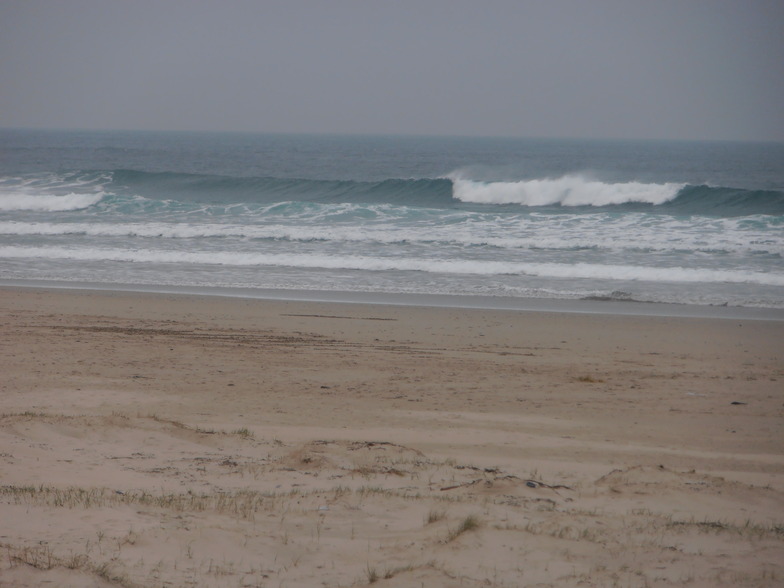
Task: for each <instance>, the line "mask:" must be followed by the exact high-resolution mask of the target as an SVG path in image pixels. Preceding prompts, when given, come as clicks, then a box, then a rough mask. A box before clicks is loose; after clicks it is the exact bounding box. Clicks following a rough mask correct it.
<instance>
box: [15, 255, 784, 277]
mask: <svg viewBox="0 0 784 588" xmlns="http://www.w3.org/2000/svg"><path fill="white" fill-rule="evenodd" d="M0 258H6V259H11V258H16V259H20V258H21V259H33V258H44V259H50V260H51V259H58V260H59V259H72V260H81V261H123V262H138V263H177V264H182V263H187V264H206V265H225V266H276V267H293V268H307V269H335V270H365V271H420V272H428V273H440V274H453V275H459V274H463V275H486V276H491V275H521V276H536V277H545V278H566V279H575V278H586V279H600V280H620V281H651V282H674V283H703V284H705V283H737V284H762V285H769V286H784V274H781V273H772V272H757V271H744V270H719V269H705V268H687V267H650V266H635V265H613V264H590V263H577V264H561V263H516V262H493V261H486V260H445V259H421V258H420V259H417V258H404V257H388V258H387V257H370V256H361V255H344V256H339V255H318V254H266V253H256V252H251V253H246V252H228V251H223V252H200V251H166V250H151V249H134V250H129V249H95V248H92V249H91V248H82V249H63V248H54V247H51V248H50V247H16V246H9V247H0Z"/></svg>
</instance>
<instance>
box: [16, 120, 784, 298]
mask: <svg viewBox="0 0 784 588" xmlns="http://www.w3.org/2000/svg"><path fill="white" fill-rule="evenodd" d="M0 150H1V151H0V153H2V155H3V157H2V159H0V280H5V281H13V280H24V281H32V282H33V283H34V282H36V281H39V282H42V283H43V282H46V283H62V284H79V283H90V284H102V285H104V286H106V287H117V288H121V287H126V286H128V285H136V286H144V285H155V286H158V287H160V286H171V287H195V288H199V287H204V288H225V289H232V288H235V289H236V288H242V289H251V290H253V289H258V290H265V291H269V290H279V291H281V292H283V291H289V290H299V291H314V292H315V291H331V292H363V293H368V292H370V293H372V292H380V293H408V294H440V295H454V296H490V297H513V298H549V299H567V300H578V299H592V300H624V301H637V302H660V303H673V304H681V305H717V306H718V305H727V306H747V307H748V306H751V307H763V308H784V262H783V261H782V260H783V258H784V230H782V228H783V227H784V146H782V145H778V144H741V143H657V142H636V143H630V142H607V141H605V142H590V141H534V140H523V139H520V140H511V139H479V138H474V139H472V138H428V137H336V136H322V137H318V136H291V135H242V134H235V135H226V134H197V133H122V132H114V133H98V132H93V133H87V132H74V131H72V132H65V131H19V130H5V131H0Z"/></svg>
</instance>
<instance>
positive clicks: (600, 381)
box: [576, 376, 604, 384]
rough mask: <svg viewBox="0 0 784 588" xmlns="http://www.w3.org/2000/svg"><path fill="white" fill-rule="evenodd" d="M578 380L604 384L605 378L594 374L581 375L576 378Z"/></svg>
mask: <svg viewBox="0 0 784 588" xmlns="http://www.w3.org/2000/svg"><path fill="white" fill-rule="evenodd" d="M576 380H577V381H578V382H585V383H586V384H602V383H603V382H604V380H602V379H600V378H594V377H593V376H579V377H577V378H576Z"/></svg>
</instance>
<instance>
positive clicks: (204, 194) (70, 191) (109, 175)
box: [0, 169, 784, 217]
mask: <svg viewBox="0 0 784 588" xmlns="http://www.w3.org/2000/svg"><path fill="white" fill-rule="evenodd" d="M52 176H53V174H46V177H45V178H43V179H41V181H39V182H34V181H27V183H25V184H24V185H19V184H18V183H16V184H15V183H13V182H3V181H2V180H0V210H8V211H13V210H31V211H53V212H56V211H69V210H81V209H85V208H89V207H91V206H93V205H95V204H98V203H100V202H102V200H104V197H106V196H107V195H112V196H118V197H125V198H128V197H142V198H145V199H147V200H149V201H152V202H156V203H165V202H171V203H173V204H171V205H170V208H171V212H174V213H176V212H178V210H180V211H181V209H178V207H177V206H176V205H175V204H174V203H179V204H180V205H185V206H192V205H197V204H202V205H204V204H209V205H221V206H237V205H272V204H276V203H281V202H312V203H333V204H336V203H362V204H368V205H372V204H375V205H382V204H383V205H392V206H415V207H418V208H433V209H444V208H456V207H458V208H466V207H469V208H472V209H476V208H477V207H478V208H480V209H488V210H490V209H491V208H490V207H493V206H503V207H505V208H506V209H508V207H510V206H519V207H524V208H535V209H542V210H550V211H555V210H557V209H568V210H571V211H575V212H577V211H580V209H589V210H596V209H611V210H617V211H619V212H629V211H645V212H655V211H658V212H663V213H673V214H689V215H692V214H696V215H700V214H703V215H710V216H728V217H729V216H749V215H774V216H780V215H784V192H781V191H774V190H767V191H766V190H744V189H737V188H730V187H720V186H719V187H717V186H705V185H701V186H694V185H688V184H683V183H675V182H665V183H644V182H618V183H611V182H604V181H600V180H595V179H588V178H585V177H582V176H579V175H567V176H563V177H561V178H539V179H529V180H519V181H478V180H474V179H470V178H466V177H463V176H462V175H460V174H459V173H455V174H452V175H450V176H448V177H444V178H423V179H395V178H390V179H386V180H381V181H375V182H367V181H356V180H317V179H296V178H274V177H234V176H216V175H206V174H188V173H175V172H143V171H135V170H126V169H118V170H113V171H109V172H107V171H93V172H90V171H77V172H71V173H69V174H64V175H63V176H62V177H61V181H60V182H59V184H58V182H56V181H53V180H52ZM78 186H83V189H84V193H80V192H79V191H78V190H79V187H78ZM164 206H167V205H164Z"/></svg>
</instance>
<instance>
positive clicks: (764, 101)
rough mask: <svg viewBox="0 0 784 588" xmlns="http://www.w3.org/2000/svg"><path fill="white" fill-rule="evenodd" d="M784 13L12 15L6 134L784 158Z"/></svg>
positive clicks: (131, 10)
mask: <svg viewBox="0 0 784 588" xmlns="http://www.w3.org/2000/svg"><path fill="white" fill-rule="evenodd" d="M782 31H784V2H782V1H781V0H655V1H652V0H618V1H611V0H530V1H528V0H515V1H505V0H481V1H480V0H474V1H465V0H414V1H411V0H394V1H393V0H389V1H381V0H375V1H374V0H364V1H360V0H356V1H353V0H352V1H349V0H281V1H277V0H269V1H267V0H255V1H242V0H222V1H205V0H155V1H149V0H67V1H66V0H2V1H0V127H35V128H74V129H134V130H135V129H139V130H142V129H144V130H194V131H197V130H198V131H248V132H292V133H346V134H357V133H359V134H417V135H422V134H424V135H462V136H474V135H476V136H516V137H570V138H622V139H676V140H692V139H696V140H742V141H784V34H782Z"/></svg>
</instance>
